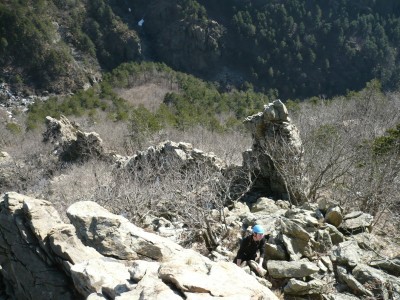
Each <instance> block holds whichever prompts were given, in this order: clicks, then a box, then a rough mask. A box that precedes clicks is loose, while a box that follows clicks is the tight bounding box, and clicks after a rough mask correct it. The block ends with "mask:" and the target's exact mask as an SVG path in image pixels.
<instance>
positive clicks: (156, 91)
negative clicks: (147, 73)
mask: <svg viewBox="0 0 400 300" xmlns="http://www.w3.org/2000/svg"><path fill="white" fill-rule="evenodd" d="M173 91H177V90H176V89H171V88H169V87H166V86H164V85H159V84H155V83H146V84H143V85H140V86H135V87H132V88H130V89H116V90H115V92H116V93H117V95H118V96H119V97H121V98H123V99H125V100H127V101H128V102H129V103H130V104H132V105H134V106H139V105H143V106H144V107H146V108H147V109H148V110H150V111H151V112H155V111H156V110H157V108H158V107H159V106H160V104H161V103H162V102H163V100H164V96H165V94H167V93H168V92H173Z"/></svg>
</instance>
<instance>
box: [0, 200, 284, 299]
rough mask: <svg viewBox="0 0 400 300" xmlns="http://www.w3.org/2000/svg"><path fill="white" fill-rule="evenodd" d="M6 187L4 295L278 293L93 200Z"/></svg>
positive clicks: (0, 223) (0, 258)
mask: <svg viewBox="0 0 400 300" xmlns="http://www.w3.org/2000/svg"><path fill="white" fill-rule="evenodd" d="M68 217H69V218H70V220H71V223H72V224H73V225H70V224H65V223H63V222H62V221H61V218H60V216H59V215H58V213H57V212H56V211H55V209H54V208H53V207H52V205H51V204H50V203H49V202H48V201H45V200H40V199H33V198H30V197H27V196H23V195H20V194H17V193H12V192H10V193H7V194H6V195H5V196H4V199H3V201H2V202H1V210H0V233H1V234H0V263H1V267H2V268H1V270H0V274H1V279H2V282H3V283H4V286H5V293H6V294H7V295H8V297H11V298H12V299H35V300H36V299H63V300H64V299H119V300H121V299H177V300H179V299H214V298H215V299H221V298H224V299H249V300H250V299H272V300H273V299H278V298H277V297H276V296H275V295H274V294H273V293H272V292H271V291H270V290H269V289H268V288H267V287H265V286H263V285H262V284H260V283H259V282H258V281H257V280H256V278H255V277H253V276H251V275H249V274H247V273H246V272H245V271H244V270H242V269H241V268H239V267H237V266H236V265H235V264H233V263H231V262H223V261H220V262H213V261H211V260H210V259H208V258H206V257H204V256H202V255H200V254H198V253H197V252H194V251H192V250H188V249H184V248H182V247H181V246H179V245H178V244H175V243H173V242H171V241H170V240H168V239H165V238H162V237H160V236H158V235H156V234H153V233H150V232H146V231H144V230H143V229H141V228H138V227H136V226H135V225H133V224H131V223H129V222H128V220H126V219H125V218H124V217H122V216H117V215H114V214H111V213H110V212H108V211H107V210H105V209H104V208H102V207H100V206H99V205H98V204H96V203H94V202H78V203H75V204H73V205H72V206H71V207H70V208H69V209H68Z"/></svg>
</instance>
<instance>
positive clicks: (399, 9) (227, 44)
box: [0, 0, 400, 98]
mask: <svg viewBox="0 0 400 300" xmlns="http://www.w3.org/2000/svg"><path fill="white" fill-rule="evenodd" d="M399 42H400V4H399V3H398V1H395V0H385V1H379V3H378V1H375V0H368V1H367V0H357V1H354V0H353V1H350V0H341V1H324V2H323V3H322V2H321V3H320V2H319V1H311V0H307V1H305V0H291V1H285V2H281V1H268V2H265V1H260V0H257V1H238V0H221V1H208V0H197V1H195V0H169V1H167V0H158V1H155V0H146V1H144V0H122V1H117V0H95V1H87V0H51V1H41V0H6V1H2V4H0V66H1V74H0V76H1V79H2V81H6V82H10V83H13V84H14V85H15V86H16V88H17V89H20V90H21V89H22V88H23V87H25V88H26V87H33V88H35V89H39V90H42V91H43V90H48V91H50V92H66V91H70V90H76V89H79V88H81V87H83V86H85V84H88V83H91V82H93V81H96V80H99V78H100V77H101V73H102V72H103V71H109V70H111V69H113V68H115V67H116V66H118V65H119V64H121V63H122V62H127V61H142V60H150V61H160V62H165V63H166V64H167V65H169V66H170V67H172V68H174V69H177V70H180V71H184V72H188V73H192V74H194V75H196V76H199V77H202V78H204V79H206V80H211V81H217V82H218V83H219V85H220V86H221V87H222V88H228V89H229V88H230V87H231V86H232V85H233V86H236V87H238V88H248V87H251V86H253V87H254V88H255V89H257V90H260V91H264V92H268V93H269V94H271V95H276V94H279V96H281V97H283V98H288V97H290V98H304V97H309V96H315V95H317V96H318V95H327V96H331V95H335V94H343V93H345V92H346V91H348V90H358V89H360V88H361V87H363V86H364V85H365V82H367V81H370V80H371V79H372V78H377V79H379V80H380V81H381V82H382V84H383V86H384V88H385V89H397V88H398V85H399V81H400V80H399V78H400V68H399V51H398V49H397V46H396V45H398V43H399Z"/></svg>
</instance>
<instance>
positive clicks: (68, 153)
mask: <svg viewBox="0 0 400 300" xmlns="http://www.w3.org/2000/svg"><path fill="white" fill-rule="evenodd" d="M46 127H47V129H46V131H45V132H44V133H43V141H44V142H48V143H51V144H53V145H54V147H55V148H54V152H53V153H54V154H56V155H57V156H58V157H59V158H60V159H61V160H62V161H86V160H88V159H89V158H92V157H98V158H104V157H105V155H106V152H105V150H104V147H103V141H102V139H101V138H100V136H99V135H98V134H97V133H96V132H89V133H87V132H83V131H81V130H80V129H79V125H77V124H75V123H74V122H70V121H69V120H68V119H67V118H66V117H65V116H61V117H60V120H57V119H54V118H52V117H46Z"/></svg>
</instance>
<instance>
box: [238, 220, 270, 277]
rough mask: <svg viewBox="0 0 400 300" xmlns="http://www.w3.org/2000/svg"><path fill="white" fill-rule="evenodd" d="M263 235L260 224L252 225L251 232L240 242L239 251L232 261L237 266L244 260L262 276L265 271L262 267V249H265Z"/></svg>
mask: <svg viewBox="0 0 400 300" xmlns="http://www.w3.org/2000/svg"><path fill="white" fill-rule="evenodd" d="M265 240H266V239H265V236H264V229H263V228H262V226H260V225H254V227H253V228H252V234H251V235H249V236H246V237H245V238H244V239H243V240H242V242H241V244H240V248H239V251H238V252H237V255H236V257H235V259H234V261H233V262H234V263H236V264H237V265H238V266H241V264H242V263H243V262H244V261H245V262H247V264H248V265H249V266H250V267H253V268H255V270H256V271H257V273H258V274H259V275H261V276H264V275H265V273H266V271H265V270H264V268H263V267H262V264H263V261H264V251H265ZM257 251H260V255H259V256H258V264H256V263H255V261H256V259H257Z"/></svg>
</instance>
